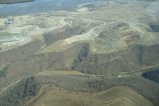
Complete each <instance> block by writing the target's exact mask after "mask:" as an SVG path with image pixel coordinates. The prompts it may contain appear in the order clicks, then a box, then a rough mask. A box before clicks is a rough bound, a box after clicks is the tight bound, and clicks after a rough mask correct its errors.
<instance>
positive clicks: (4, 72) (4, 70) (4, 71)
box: [0, 66, 8, 78]
mask: <svg viewBox="0 0 159 106" xmlns="http://www.w3.org/2000/svg"><path fill="white" fill-rule="evenodd" d="M7 70H8V66H5V67H3V68H0V78H2V77H6V75H7Z"/></svg>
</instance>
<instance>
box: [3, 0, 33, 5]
mask: <svg viewBox="0 0 159 106" xmlns="http://www.w3.org/2000/svg"><path fill="white" fill-rule="evenodd" d="M31 1H34V0H0V3H1V4H10V3H21V2H31Z"/></svg>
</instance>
